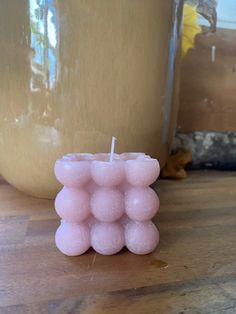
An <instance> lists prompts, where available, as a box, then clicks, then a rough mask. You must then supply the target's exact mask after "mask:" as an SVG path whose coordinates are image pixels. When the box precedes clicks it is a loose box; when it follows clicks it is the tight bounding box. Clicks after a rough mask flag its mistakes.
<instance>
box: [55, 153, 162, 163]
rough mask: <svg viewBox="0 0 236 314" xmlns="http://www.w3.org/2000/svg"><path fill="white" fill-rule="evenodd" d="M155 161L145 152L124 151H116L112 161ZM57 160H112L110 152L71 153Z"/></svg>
mask: <svg viewBox="0 0 236 314" xmlns="http://www.w3.org/2000/svg"><path fill="white" fill-rule="evenodd" d="M133 160H137V161H153V160H156V159H154V158H151V156H149V155H146V154H145V153H136V152H129V153H122V154H116V153H114V159H113V161H112V162H115V161H133ZM57 161H62V162H82V161H90V162H91V161H101V162H109V163H110V162H111V161H110V153H96V154H90V153H69V154H66V155H64V156H62V157H61V158H60V159H58V160H57Z"/></svg>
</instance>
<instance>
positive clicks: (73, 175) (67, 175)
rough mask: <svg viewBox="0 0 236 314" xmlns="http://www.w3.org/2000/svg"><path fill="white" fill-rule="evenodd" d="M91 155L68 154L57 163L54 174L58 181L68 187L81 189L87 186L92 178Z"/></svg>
mask: <svg viewBox="0 0 236 314" xmlns="http://www.w3.org/2000/svg"><path fill="white" fill-rule="evenodd" d="M92 160H93V155H91V154H68V155H65V156H64V157H63V158H62V159H58V160H57V161H56V163H55V167H54V172H55V175H56V178H57V180H58V181H59V182H60V183H61V184H63V185H65V186H68V187H74V188H76V187H77V188H79V187H82V186H84V185H85V184H87V183H88V182H89V180H90V178H91V175H90V164H91V161H92Z"/></svg>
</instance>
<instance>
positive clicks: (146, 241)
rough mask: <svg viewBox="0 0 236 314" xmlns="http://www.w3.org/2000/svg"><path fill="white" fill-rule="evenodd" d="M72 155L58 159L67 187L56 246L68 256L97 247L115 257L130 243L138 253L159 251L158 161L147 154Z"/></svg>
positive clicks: (61, 194)
mask: <svg viewBox="0 0 236 314" xmlns="http://www.w3.org/2000/svg"><path fill="white" fill-rule="evenodd" d="M110 157H111V156H110V154H106V153H100V154H95V155H93V154H87V153H85V154H67V155H65V156H63V157H62V159H59V160H57V161H56V163H55V175H56V177H57V179H58V180H59V181H60V182H61V183H62V184H63V185H64V188H63V189H62V190H61V191H60V192H59V194H58V195H57V197H56V200H55V208H56V211H57V213H58V215H59V216H60V217H61V218H62V222H61V225H60V226H59V228H58V230H57V232H56V236H55V238H56V245H57V247H58V249H59V250H60V251H61V252H62V253H64V254H66V255H71V256H75V255H81V254H83V253H84V252H86V251H87V249H88V248H89V247H90V246H92V247H93V249H94V250H95V251H97V252H98V253H100V254H104V255H112V254H115V253H117V252H119V251H120V250H121V249H122V248H123V247H124V246H126V247H127V248H128V249H129V250H130V251H131V252H133V253H135V254H148V253H150V252H152V251H153V250H155V248H156V246H157V244H158V241H159V233H158V230H157V228H156V226H155V225H154V224H153V223H152V222H151V219H152V218H153V217H154V216H155V214H156V213H157V211H158V209H159V199H158V196H157V195H156V193H155V192H154V190H152V189H151V188H150V187H149V185H151V184H152V183H153V182H155V180H156V179H157V178H158V176H159V172H160V166H159V163H158V161H157V160H156V159H152V158H151V157H150V156H147V155H145V154H144V153H123V154H121V155H119V154H113V155H112V157H113V158H111V159H110Z"/></svg>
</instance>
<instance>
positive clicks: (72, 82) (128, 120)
mask: <svg viewBox="0 0 236 314" xmlns="http://www.w3.org/2000/svg"><path fill="white" fill-rule="evenodd" d="M45 2H46V5H44V6H42V7H41V8H40V7H38V6H37V5H36V1H34V0H30V1H26V0H21V1H6V0H4V1H2V3H1V11H0V20H1V22H0V26H1V27H0V40H1V42H2V43H4V45H3V48H1V50H0V74H1V78H2V79H1V83H0V84H1V92H0V109H1V110H0V172H1V174H2V175H3V176H4V177H5V178H6V179H7V180H8V182H10V183H11V184H13V185H14V186H15V187H17V188H18V189H19V190H22V191H24V192H26V193H28V194H31V195H35V196H39V197H45V198H51V197H53V196H55V194H56V192H57V191H58V189H59V185H58V183H57V182H56V179H55V177H54V173H53V165H54V162H55V160H56V159H57V158H58V157H59V156H61V155H62V154H64V153H68V152H74V151H78V152H93V153H94V152H106V151H108V150H109V147H110V141H111V136H112V135H115V136H116V137H117V139H118V142H117V148H116V149H117V151H118V152H123V151H143V152H145V153H147V154H151V155H153V156H155V157H158V158H159V159H160V161H161V163H163V162H164V161H165V158H166V156H165V155H166V152H167V149H168V147H167V144H163V143H162V130H163V121H164V120H163V100H164V97H165V92H166V80H167V67H168V47H169V39H170V34H171V27H172V18H173V8H172V5H173V1H171V0H163V1H156V0H147V1H140V0H135V1H127V0H113V1H108V0H99V1H97V0H86V1H85V0H67V1H56V0H55V1H53V2H52V3H53V5H51V4H49V1H45Z"/></svg>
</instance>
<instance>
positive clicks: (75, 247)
mask: <svg viewBox="0 0 236 314" xmlns="http://www.w3.org/2000/svg"><path fill="white" fill-rule="evenodd" d="M55 240H56V246H57V247H58V249H59V250H60V251H61V252H62V253H64V254H65V255H68V256H77V255H81V254H83V253H84V252H86V251H87V250H88V249H89V247H90V232H89V228H88V226H86V225H85V224H70V223H67V222H64V221H62V223H61V225H60V226H59V228H58V229H57V231H56V235H55Z"/></svg>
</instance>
